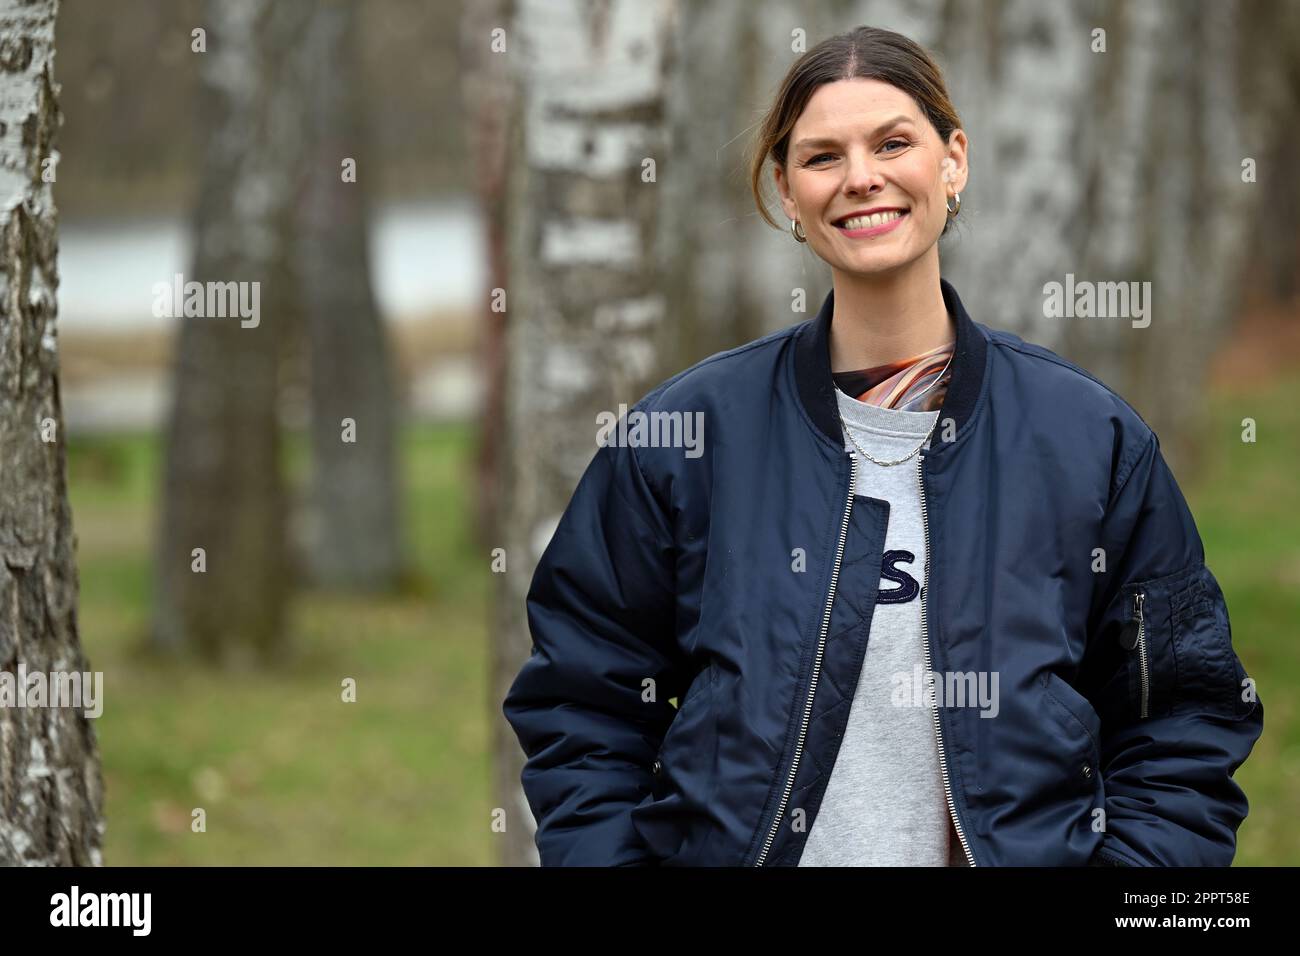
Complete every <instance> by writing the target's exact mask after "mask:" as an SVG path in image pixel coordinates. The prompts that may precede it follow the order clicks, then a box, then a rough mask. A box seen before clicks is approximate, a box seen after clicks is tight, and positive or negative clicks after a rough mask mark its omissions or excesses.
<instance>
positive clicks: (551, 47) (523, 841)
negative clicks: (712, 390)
mask: <svg viewBox="0 0 1300 956" xmlns="http://www.w3.org/2000/svg"><path fill="white" fill-rule="evenodd" d="M516 8H517V9H516V16H515V18H514V21H513V28H512V29H509V30H508V31H507V32H508V41H509V48H508V53H507V54H506V55H507V56H509V57H510V60H511V65H512V68H513V69H515V70H516V71H517V74H516V75H517V80H518V86H517V88H516V96H517V101H518V111H517V113H516V117H515V121H514V122H512V123H511V124H510V132H511V141H510V148H509V149H508V150H507V155H508V156H509V157H510V182H509V189H508V197H509V198H508V200H507V202H508V207H507V222H508V223H509V225H510V229H509V237H508V241H509V251H508V261H509V279H510V281H509V285H508V286H507V287H506V288H507V293H508V296H509V300H508V308H509V312H510V322H509V324H508V326H507V343H508V344H507V348H508V362H507V369H508V372H507V380H506V408H505V440H506V445H505V453H504V455H503V457H502V468H503V478H502V500H501V505H500V507H501V512H500V520H499V523H498V528H500V532H499V534H500V541H499V546H500V547H503V548H504V549H505V555H506V560H507V562H508V563H507V566H506V571H505V573H504V574H500V575H499V576H498V587H499V588H500V591H499V595H500V600H499V601H497V602H496V615H497V616H496V621H495V639H494V642H493V665H492V666H493V672H492V673H493V677H492V688H493V694H492V699H493V700H495V701H500V700H502V699H504V698H505V696H506V693H507V691H508V690H509V687H510V682H511V681H512V680H513V678H514V675H515V674H517V673H518V670H519V667H520V665H521V664H522V662H523V661H524V660H525V659H526V658H527V657H528V653H529V649H530V647H531V645H532V640H531V637H530V634H529V631H528V627H527V620H526V617H525V613H524V600H525V596H526V594H527V591H528V585H529V582H530V580H531V577H532V571H533V568H534V567H535V566H536V562H537V559H538V558H539V557H540V556H541V552H542V550H543V549H544V548H545V546H546V544H547V541H548V540H549V538H550V535H551V533H552V532H553V530H554V528H555V525H556V523H557V522H558V520H559V517H560V514H561V513H562V512H563V510H564V508H565V506H566V505H567V503H568V501H569V498H570V496H571V495H572V493H573V489H574V487H575V486H576V485H577V482H578V479H579V478H580V477H581V474H582V472H583V470H584V469H585V468H586V466H587V465H588V464H589V463H590V461H591V458H592V456H593V455H594V454H595V453H596V448H597V446H596V426H597V420H596V415H597V414H598V413H599V412H601V411H614V412H617V409H618V406H619V403H621V402H626V403H627V404H629V405H630V404H632V403H633V402H635V401H636V400H637V399H639V398H640V397H641V396H642V395H643V394H644V393H645V392H646V391H648V390H649V388H650V386H651V385H653V384H654V381H653V379H654V376H655V375H656V374H657V373H658V370H659V367H660V360H659V355H658V345H657V342H658V339H657V338H656V327H657V326H659V325H660V324H661V323H663V322H664V319H665V299H664V294H663V291H662V284H661V282H660V263H659V261H658V258H657V255H658V252H657V250H658V240H659V228H658V226H659V224H658V214H659V209H660V205H661V198H660V195H659V191H660V189H661V188H662V186H661V185H660V183H661V182H662V179H663V177H666V176H668V175H670V174H671V173H670V169H672V168H674V167H675V163H673V162H672V160H671V158H670V157H668V156H666V155H665V150H664V141H665V128H664V127H665V96H666V90H667V82H668V70H669V54H670V52H671V49H670V36H671V30H672V29H673V27H674V24H673V16H674V13H675V10H676V5H675V4H673V3H670V2H646V0H611V2H599V3H580V2H577V0H568V2H563V3H556V2H542V0H519V2H518V3H517V4H516ZM487 41H488V38H487V37H484V38H483V42H485V43H486V42H487ZM647 160H649V161H652V163H651V162H646V161H647ZM488 560H489V556H488V555H484V561H488ZM495 714H496V719H495V721H494V724H493V726H494V734H495V738H494V739H495V749H496V752H497V754H498V756H499V759H498V760H497V761H496V762H495V763H496V770H497V778H496V793H497V795H498V799H499V800H500V802H499V803H498V806H501V807H504V808H505V809H506V819H507V833H506V843H505V845H504V847H503V849H502V854H503V862H505V863H507V864H515V865H518V864H521V863H524V862H536V861H537V852H536V847H535V845H534V843H533V833H534V831H535V828H536V821H535V820H534V819H533V816H532V813H531V811H530V810H529V807H528V804H527V802H526V801H525V799H524V795H523V791H522V788H521V787H520V771H521V769H522V766H523V759H524V755H523V753H522V751H521V750H520V748H519V742H518V739H517V738H515V736H514V734H513V732H512V731H511V728H510V726H509V724H508V723H507V722H506V721H505V719H504V717H503V716H502V715H501V713H500V709H499V707H498V708H497V709H496V711H495Z"/></svg>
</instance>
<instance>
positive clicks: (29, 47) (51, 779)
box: [0, 0, 104, 866]
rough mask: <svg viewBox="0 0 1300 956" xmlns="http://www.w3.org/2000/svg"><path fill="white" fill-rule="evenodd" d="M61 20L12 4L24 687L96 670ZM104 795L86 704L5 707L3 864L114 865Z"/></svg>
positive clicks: (12, 417) (12, 600)
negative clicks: (75, 395) (71, 419)
mask: <svg viewBox="0 0 1300 956" xmlns="http://www.w3.org/2000/svg"><path fill="white" fill-rule="evenodd" d="M56 14H57V3H56V2H55V0H35V2H33V0H27V2H19V0H0V196H3V202H4V206H3V209H2V210H0V454H2V455H3V460H2V461H0V671H3V672H5V673H6V676H7V677H8V678H9V679H10V680H11V681H18V680H19V675H23V676H26V675H34V674H38V675H46V676H47V677H48V675H50V674H54V675H56V676H57V675H66V674H69V673H70V672H73V671H76V672H79V673H82V672H86V671H88V670H89V667H88V666H87V664H86V661H85V657H84V654H83V652H82V648H81V641H80V637H79V635H78V629H77V617H76V604H77V571H76V564H75V559H74V553H73V547H74V541H73V535H72V515H71V510H70V508H69V506H68V493H67V483H66V482H67V479H66V475H67V463H66V462H67V456H66V453H65V450H64V444H63V435H64V432H63V413H62V409H61V407H60V403H59V384H58V374H59V369H58V356H57V352H56V349H55V341H56V339H55V319H56V299H55V290H56V289H57V288H58V271H57V268H56V255H57V236H56V225H57V216H56V210H55V207H54V202H53V197H52V194H51V188H50V186H51V184H50V183H49V182H47V181H46V179H45V178H44V177H43V176H42V171H43V169H44V168H45V167H43V160H45V159H47V158H50V157H57V153H56V152H55V150H54V138H55V133H56V130H57V128H58V124H59V121H60V117H59V110H58V103H57V87H56V86H55V85H54V82H53V62H54V22H55V17H56ZM47 437H53V439H54V440H52V441H47V440H45V439H46V438H47ZM24 684H25V682H24ZM45 703H46V704H47V705H51V704H53V703H55V702H54V701H52V700H46V701H45ZM103 800H104V797H103V782H102V779H101V775H100V767H99V754H98V747H97V744H96V740H95V732H94V730H93V729H92V725H91V723H90V719H89V718H87V717H86V715H85V708H84V707H66V706H63V707H59V706H37V707H32V706H26V707H17V706H12V703H11V705H9V706H5V707H0V866H5V865H16V866H48V865H75V866H88V865H95V866H97V865H100V864H101V863H102V859H101V856H100V851H101V847H102V844H103V835H104V822H103Z"/></svg>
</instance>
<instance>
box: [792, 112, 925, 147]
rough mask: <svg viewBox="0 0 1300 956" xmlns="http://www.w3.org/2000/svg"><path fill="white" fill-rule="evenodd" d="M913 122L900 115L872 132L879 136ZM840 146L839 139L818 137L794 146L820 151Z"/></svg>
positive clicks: (801, 141)
mask: <svg viewBox="0 0 1300 956" xmlns="http://www.w3.org/2000/svg"><path fill="white" fill-rule="evenodd" d="M911 122H912V118H911V117H910V116H905V115H903V114H901V113H900V114H899V115H898V116H893V117H890V118H889V119H887V120H885V121H884V122H883V123H881V124H880V125H879V126H877V127H876V128H875V129H874V130H872V132H871V135H872V136H877V135H879V134H880V132H881V131H882V130H886V129H888V128H889V127H891V126H896V125H898V124H899V123H911ZM838 145H840V141H839V140H838V139H835V138H834V137H831V136H816V137H812V138H806V139H801V140H799V142H797V143H795V144H794V148H795V149H805V148H814V149H819V148H821V147H823V146H838Z"/></svg>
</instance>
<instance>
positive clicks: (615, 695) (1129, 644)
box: [503, 27, 1263, 866]
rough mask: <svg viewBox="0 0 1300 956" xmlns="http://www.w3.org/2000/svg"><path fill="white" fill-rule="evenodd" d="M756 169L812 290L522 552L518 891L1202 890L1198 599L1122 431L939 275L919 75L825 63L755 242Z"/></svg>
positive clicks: (648, 402) (680, 387)
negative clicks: (636, 872)
mask: <svg viewBox="0 0 1300 956" xmlns="http://www.w3.org/2000/svg"><path fill="white" fill-rule="evenodd" d="M769 161H770V162H771V163H772V165H773V179H774V183H775V185H776V188H777V191H778V192H779V195H780V202H781V205H782V208H783V209H784V211H785V214H786V216H787V218H789V219H790V220H791V232H792V235H793V237H794V240H796V241H798V242H800V243H807V245H808V246H809V248H811V249H812V251H813V252H815V253H816V254H817V255H818V256H820V257H821V258H822V259H824V260H825V261H826V262H827V263H829V264H830V266H831V268H832V272H833V287H832V289H831V291H830V292H829V293H828V294H827V296H826V298H825V300H824V302H823V304H822V307H821V310H820V312H819V313H818V315H817V316H816V318H814V319H812V320H810V321H808V322H804V323H801V324H799V325H796V326H793V327H791V328H789V329H785V330H782V331H780V332H777V333H774V334H772V335H769V336H766V337H764V338H762V339H759V340H757V341H755V342H751V343H749V344H747V345H744V346H741V347H740V348H736V349H732V350H730V351H728V352H723V353H720V354H718V355H715V356H712V357H710V358H708V359H706V360H704V361H703V362H701V363H699V364H698V365H695V366H694V367H692V368H690V369H687V370H686V371H684V372H681V373H679V374H678V375H676V376H674V377H673V378H671V379H669V380H668V381H666V382H664V383H662V384H661V385H659V386H658V387H657V388H656V389H654V390H653V391H652V392H651V393H650V394H648V395H647V396H645V397H644V398H643V399H642V400H641V401H640V402H638V403H637V405H636V406H635V407H634V408H633V409H632V411H630V412H629V413H628V415H627V416H626V418H627V421H626V422H625V423H622V424H623V425H625V426H627V427H624V428H621V429H620V430H619V431H618V432H617V437H618V440H616V441H612V442H607V443H604V444H602V447H600V448H599V450H598V451H597V453H596V455H595V458H594V459H593V461H592V463H591V465H590V466H589V468H588V469H587V471H586V473H585V474H584V476H583V478H582V480H581V482H580V483H579V485H578V487H577V489H576V491H575V492H574V495H573V498H572V500H571V502H570V503H569V506H568V508H567V510H566V511H565V513H564V515H563V517H562V520H561V521H560V523H559V526H558V528H557V529H556V531H555V533H554V536H553V537H552V539H551V541H550V543H549V545H548V547H547V548H546V550H545V552H544V554H543V555H542V558H541V560H540V563H539V564H538V567H537V570H536V572H535V575H534V577H533V581H532V587H531V589H530V591H529V595H528V602H527V610H528V620H529V626H530V629H531V632H532V635H533V642H534V647H533V653H532V655H531V656H530V658H529V660H528V661H527V662H526V663H525V664H524V666H523V668H522V669H521V671H520V672H519V674H518V676H517V678H516V679H515V681H514V684H513V686H512V687H511V689H510V692H509V694H508V695H507V697H506V700H505V701H504V707H503V710H504V713H505V716H506V718H507V719H508V720H509V721H510V723H511V725H512V727H513V728H514V730H515V732H516V733H517V734H518V737H519V740H520V743H521V745H522V747H523V749H524V751H525V753H526V754H527V757H528V760H527V763H526V765H525V767H524V770H523V775H522V783H523V787H524V791H525V793H526V795H527V798H528V801H529V805H530V807H531V809H532V811H533V814H534V815H535V817H536V818H537V821H538V830H537V835H536V841H537V846H538V849H539V851H540V855H541V862H542V863H543V864H544V865H547V864H570V865H572V864H588V865H590V864H594V865H657V864H671V865H696V866H733V865H746V866H751V865H753V866H772V865H802V866H809V865H937V866H942V865H946V864H948V865H972V866H974V865H1031V866H1036V865H1047V866H1073V865H1083V864H1112V865H1137V866H1142V865H1205V864H1209V865H1227V864H1228V863H1230V862H1231V860H1232V857H1233V854H1234V851H1235V843H1236V831H1237V828H1238V826H1239V825H1240V823H1241V821H1242V819H1244V817H1245V815H1246V810H1247V803H1246V799H1245V796H1244V794H1243V793H1242V791H1241V790H1240V788H1239V787H1238V786H1237V785H1236V783H1235V782H1234V781H1233V779H1232V773H1233V772H1234V771H1235V770H1236V768H1237V766H1238V765H1239V764H1240V763H1241V762H1242V761H1243V760H1245V758H1246V757H1247V755H1248V754H1249V752H1250V750H1251V748H1252V746H1253V744H1254V741H1255V740H1256V739H1257V738H1258V737H1259V735H1260V733H1261V731H1262V728H1263V706H1262V704H1261V703H1260V702H1259V701H1258V699H1256V697H1255V695H1254V693H1253V684H1252V683H1251V682H1250V680H1249V679H1248V678H1247V677H1246V675H1245V673H1244V670H1243V668H1242V665H1241V662H1240V660H1239V659H1238V658H1237V656H1236V654H1235V652H1234V650H1233V648H1232V643H1231V635H1230V628H1229V623H1228V616H1227V610H1226V607H1225V606H1224V600H1223V594H1222V592H1221V590H1220V589H1219V586H1218V584H1217V582H1216V580H1215V578H1214V576H1213V575H1212V574H1211V573H1210V571H1209V569H1208V568H1207V566H1206V564H1205V555H1204V550H1203V547H1202V544H1201V540H1200V536H1199V534H1198V532H1197V529H1196V526H1195V523H1194V522H1193V519H1192V516H1191V514H1190V512H1189V511H1188V509H1187V505H1186V503H1185V501H1184V499H1183V496H1182V494H1181V493H1180V491H1179V489H1178V486H1177V484H1176V483H1175V481H1174V478H1173V475H1172V474H1171V473H1170V471H1169V469H1168V467H1167V465H1166V464H1165V461H1164V459H1163V457H1162V455H1161V453H1160V447H1159V442H1158V440H1157V439H1156V436H1155V435H1154V433H1153V432H1152V431H1151V429H1150V428H1149V427H1148V426H1147V425H1146V423H1145V422H1144V421H1143V420H1142V418H1141V417H1140V416H1139V415H1138V414H1137V412H1136V411H1134V410H1133V409H1132V408H1131V407H1130V406H1129V405H1128V404H1127V403H1125V402H1124V400H1123V399H1122V398H1120V397H1119V396H1118V395H1116V394H1115V393H1114V392H1112V391H1111V390H1110V389H1108V388H1107V387H1106V386H1105V385H1103V384H1102V383H1100V382H1098V381H1097V380H1096V379H1095V378H1093V377H1092V376H1091V375H1089V374H1088V373H1087V372H1085V371H1083V370H1082V369H1080V368H1078V367H1076V366H1074V365H1072V364H1071V363H1069V362H1067V361H1065V360H1064V359H1062V358H1060V357H1059V356H1057V355H1055V354H1054V353H1052V352H1051V351H1049V350H1047V349H1044V348H1041V347H1039V346H1035V345H1032V344H1029V343H1027V342H1025V341H1023V340H1022V339H1020V338H1019V337H1017V336H1015V335H1012V334H1009V333H1006V332H1002V331H996V330H993V329H990V328H988V327H987V326H984V325H983V324H981V323H978V322H975V321H973V320H972V319H971V318H970V317H969V315H968V314H967V313H966V310H965V309H964V307H963V306H962V303H961V300H960V299H959V298H958V296H957V292H956V290H955V289H954V288H953V287H952V286H951V285H950V284H949V283H948V282H946V281H945V280H941V279H940V276H939V249H938V240H939V237H940V236H941V235H943V234H944V233H945V232H946V231H947V230H948V228H949V225H950V223H951V221H952V220H953V219H955V218H956V217H957V216H958V215H959V213H960V209H961V196H960V192H961V190H962V189H963V188H964V186H965V184H966V181H967V177H968V173H969V171H968V168H967V140H966V136H965V134H964V133H963V132H962V130H961V129H960V126H959V123H958V118H957V115H956V112H955V110H954V109H953V106H952V103H951V102H950V100H949V98H948V94H947V92H946V90H945V89H944V84H943V80H942V77H941V75H940V71H939V69H938V67H937V66H936V65H935V64H934V62H933V61H932V60H931V58H930V57H929V56H928V55H927V54H926V53H925V52H924V51H923V50H921V49H920V48H919V47H918V46H916V45H915V44H914V43H912V42H911V41H910V40H908V39H907V38H905V37H903V36H900V35H899V34H896V33H891V32H889V31H885V30H878V29H871V28H867V27H861V28H858V29H856V30H853V31H852V32H850V33H847V34H844V35H842V36H837V37H834V38H832V39H830V40H827V41H825V42H824V43H821V44H819V45H818V46H817V47H815V48H814V49H812V50H810V51H809V52H808V53H806V54H805V55H804V56H803V57H802V58H800V60H799V61H798V62H796V63H795V64H794V66H793V67H792V68H791V69H790V72H789V74H788V75H787V77H786V79H785V81H784V83H783V85H782V87H781V89H780V92H779V93H778V96H777V99H776V102H775V103H774V104H773V106H772V108H771V110H770V112H769V114H768V116H767V119H766V121H765V122H764V124H763V125H762V128H761V131H760V135H759V140H758V148H757V150H756V153H755V161H754V166H753V170H752V186H753V189H754V194H755V199H756V201H757V202H758V204H759V209H760V211H761V212H762V214H763V216H764V218H767V219H768V221H769V223H770V222H772V220H771V219H770V218H769V217H768V214H767V212H766V209H765V208H764V206H763V200H762V196H761V192H760V189H759V186H760V183H761V178H762V175H763V170H764V168H765V163H767V162H769ZM684 420H685V421H698V422H699V423H701V424H702V426H703V433H702V439H703V440H702V447H701V448H699V449H696V451H695V453H694V454H690V453H684V452H683V450H682V449H681V447H673V445H674V444H677V445H678V446H680V442H677V443H674V442H673V441H659V440H657V439H659V438H663V437H665V436H668V437H671V435H672V434H673V432H672V431H671V428H672V427H680V423H681V422H682V421H684ZM701 452H702V453H701ZM670 699H674V700H679V701H680V702H679V703H678V706H677V707H676V708H674V707H673V706H672V704H671V703H669V700H670Z"/></svg>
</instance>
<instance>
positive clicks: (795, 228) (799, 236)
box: [790, 219, 808, 242]
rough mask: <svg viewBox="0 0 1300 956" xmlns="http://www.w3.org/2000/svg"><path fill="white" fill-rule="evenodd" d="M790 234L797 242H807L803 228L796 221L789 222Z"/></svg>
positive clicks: (806, 235)
mask: <svg viewBox="0 0 1300 956" xmlns="http://www.w3.org/2000/svg"><path fill="white" fill-rule="evenodd" d="M790 232H791V233H792V234H793V235H794V237H795V239H796V240H798V241H799V242H807V241H808V234H807V233H806V232H804V231H803V227H802V226H801V225H799V220H798V219H791V220H790Z"/></svg>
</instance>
